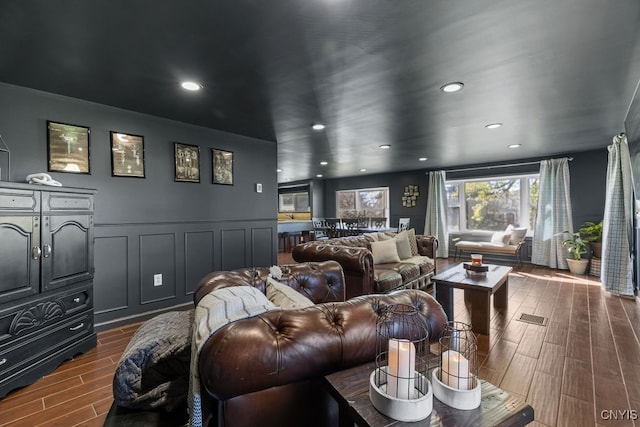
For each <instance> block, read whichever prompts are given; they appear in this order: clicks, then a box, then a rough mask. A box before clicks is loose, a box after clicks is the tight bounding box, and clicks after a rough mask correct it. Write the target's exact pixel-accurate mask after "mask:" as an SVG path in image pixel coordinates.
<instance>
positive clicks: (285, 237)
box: [278, 231, 289, 252]
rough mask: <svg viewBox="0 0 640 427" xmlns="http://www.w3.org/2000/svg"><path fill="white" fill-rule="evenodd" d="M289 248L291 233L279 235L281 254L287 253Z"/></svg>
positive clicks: (284, 232)
mask: <svg viewBox="0 0 640 427" xmlns="http://www.w3.org/2000/svg"><path fill="white" fill-rule="evenodd" d="M288 247H289V233H288V232H286V231H283V232H281V233H278V250H279V251H280V252H287V248H288Z"/></svg>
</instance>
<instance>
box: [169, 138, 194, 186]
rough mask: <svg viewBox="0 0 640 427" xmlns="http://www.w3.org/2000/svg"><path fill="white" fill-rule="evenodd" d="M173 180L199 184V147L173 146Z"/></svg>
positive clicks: (177, 144)
mask: <svg viewBox="0 0 640 427" xmlns="http://www.w3.org/2000/svg"><path fill="white" fill-rule="evenodd" d="M174 155H175V171H176V172H175V174H176V175H175V180H176V181H181V182H200V147H198V146H197V145H189V144H180V143H178V142H176V143H175V144H174Z"/></svg>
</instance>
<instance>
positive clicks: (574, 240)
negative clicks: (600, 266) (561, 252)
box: [562, 231, 589, 274]
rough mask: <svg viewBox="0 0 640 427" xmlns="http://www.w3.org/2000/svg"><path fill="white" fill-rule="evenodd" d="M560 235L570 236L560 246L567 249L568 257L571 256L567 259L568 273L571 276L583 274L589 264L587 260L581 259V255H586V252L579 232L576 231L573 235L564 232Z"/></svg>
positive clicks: (584, 243)
mask: <svg viewBox="0 0 640 427" xmlns="http://www.w3.org/2000/svg"><path fill="white" fill-rule="evenodd" d="M562 234H565V235H566V234H568V235H570V236H571V237H570V238H569V239H566V240H563V241H562V246H564V247H565V248H567V247H568V248H569V255H571V258H567V264H568V265H569V271H571V272H572V273H573V274H584V272H585V271H586V270H587V264H589V260H588V259H582V254H586V253H587V252H588V250H587V244H586V242H585V241H584V240H583V239H582V237H581V236H580V232H579V231H576V232H575V233H569V232H568V231H564V232H563V233H562Z"/></svg>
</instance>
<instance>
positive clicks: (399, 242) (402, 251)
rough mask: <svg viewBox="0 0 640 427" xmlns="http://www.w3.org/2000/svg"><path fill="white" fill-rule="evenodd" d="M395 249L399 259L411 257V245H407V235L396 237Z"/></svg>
mask: <svg viewBox="0 0 640 427" xmlns="http://www.w3.org/2000/svg"><path fill="white" fill-rule="evenodd" d="M395 240H396V249H397V250H398V256H399V257H400V259H407V258H411V256H412V255H411V245H409V238H408V237H407V235H406V234H405V235H403V236H398V237H396V239H395Z"/></svg>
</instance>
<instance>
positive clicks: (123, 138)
mask: <svg viewBox="0 0 640 427" xmlns="http://www.w3.org/2000/svg"><path fill="white" fill-rule="evenodd" d="M110 133H111V175H112V176H131V177H135V178H144V137H143V136H140V135H131V134H126V133H120V132H114V131H111V132H110Z"/></svg>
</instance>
